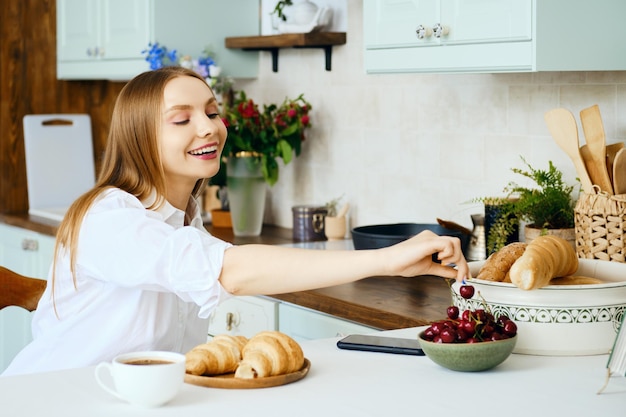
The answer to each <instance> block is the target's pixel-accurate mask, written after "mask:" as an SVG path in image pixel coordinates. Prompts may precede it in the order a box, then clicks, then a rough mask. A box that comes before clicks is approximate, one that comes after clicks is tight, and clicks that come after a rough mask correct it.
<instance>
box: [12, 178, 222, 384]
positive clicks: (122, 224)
mask: <svg viewBox="0 0 626 417" xmlns="http://www.w3.org/2000/svg"><path fill="white" fill-rule="evenodd" d="M144 204H147V203H144ZM144 204H142V202H141V201H139V200H138V199H137V198H136V197H134V196H133V195H131V194H128V193H126V192H124V191H122V190H119V189H112V190H109V191H106V192H105V193H104V194H103V195H102V196H101V197H100V198H99V199H98V200H96V202H94V204H93V205H92V207H91V208H90V209H89V211H88V212H87V215H86V216H85V218H84V220H83V223H82V226H81V228H80V234H79V242H78V247H77V248H78V251H77V257H76V282H75V283H74V282H73V280H72V275H71V273H70V267H69V256H68V254H67V253H65V252H64V253H62V254H61V257H60V259H59V261H58V265H57V270H56V278H55V284H54V298H53V297H52V295H53V288H52V281H51V277H52V274H51V273H50V275H49V279H48V286H47V288H46V291H45V292H44V294H43V296H42V298H41V300H40V301H39V305H38V307H37V310H36V312H35V314H34V319H33V338H34V340H33V341H32V342H31V343H30V344H29V345H28V346H26V347H25V348H24V349H23V350H22V351H21V352H20V353H19V354H18V355H17V356H16V358H15V359H14V360H13V362H12V363H11V365H10V366H9V367H8V368H7V369H6V370H5V372H4V373H3V375H13V374H23V373H34V372H44V371H51V370H57V369H64V368H74V367H82V366H89V365H95V364H97V363H98V362H100V361H110V360H111V359H112V358H113V357H115V356H116V355H118V354H120V353H124V352H130V351H140V350H169V351H176V352H183V353H184V352H186V351H188V350H189V349H191V348H192V347H193V346H195V345H197V344H199V343H203V342H205V341H206V339H207V331H208V320H207V318H208V317H209V315H210V314H211V312H212V311H213V310H214V309H215V307H216V306H217V305H218V303H219V302H220V301H221V300H223V299H225V298H228V297H229V294H228V293H227V292H226V291H224V289H223V288H222V286H221V285H220V283H219V281H218V278H219V275H220V271H221V269H222V263H223V258H224V251H225V250H226V249H227V248H229V247H230V246H232V245H231V244H230V243H227V242H224V241H221V240H219V239H217V238H215V237H213V236H211V235H210V234H209V233H208V232H207V231H206V229H205V228H204V226H203V224H202V219H201V217H200V212H199V210H198V207H197V205H196V204H195V201H193V200H191V204H192V207H193V211H194V213H193V218H192V221H191V225H190V226H184V219H185V213H184V212H183V211H181V210H178V209H176V208H174V207H173V206H172V205H170V204H168V203H165V205H164V206H162V207H161V208H160V209H159V210H157V211H152V210H147V209H146V208H145V206H144Z"/></svg>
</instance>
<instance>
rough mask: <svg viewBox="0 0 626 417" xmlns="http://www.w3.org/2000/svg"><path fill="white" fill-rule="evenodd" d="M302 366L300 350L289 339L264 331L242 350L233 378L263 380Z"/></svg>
mask: <svg viewBox="0 0 626 417" xmlns="http://www.w3.org/2000/svg"><path fill="white" fill-rule="evenodd" d="M303 365H304V353H303V352H302V348H301V347H300V345H299V344H298V342H296V341H295V340H293V339H292V338H291V337H289V336H287V335H286V334H284V333H281V332H278V331H265V332H261V333H258V334H256V335H255V336H254V337H252V338H251V339H250V340H249V341H248V343H246V346H245V347H244V348H243V352H242V360H241V362H240V363H239V366H238V367H237V370H236V371H235V378H245V379H252V378H264V377H268V376H274V375H283V374H288V373H292V372H296V371H298V370H300V369H302V366H303Z"/></svg>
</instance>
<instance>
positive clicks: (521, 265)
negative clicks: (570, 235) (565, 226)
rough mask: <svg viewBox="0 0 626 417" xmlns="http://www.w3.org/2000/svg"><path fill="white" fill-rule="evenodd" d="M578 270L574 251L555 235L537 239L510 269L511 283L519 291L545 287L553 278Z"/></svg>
mask: <svg viewBox="0 0 626 417" xmlns="http://www.w3.org/2000/svg"><path fill="white" fill-rule="evenodd" d="M577 270H578V257H577V256H576V252H575V251H574V248H573V247H572V246H571V245H570V244H569V243H568V242H567V241H566V240H565V239H562V238H560V237H557V236H551V235H546V236H539V237H538V238H536V239H534V240H533V241H532V242H530V243H529V244H528V246H526V250H525V251H524V253H523V254H522V256H520V257H519V258H518V259H517V260H516V261H515V262H514V263H513V265H512V266H511V269H510V271H509V275H510V277H511V282H512V283H513V284H515V285H516V286H517V287H519V288H521V289H523V290H532V289H535V288H541V287H545V286H546V285H549V284H550V280H552V279H553V278H556V277H563V276H567V275H572V274H574V273H575V272H576V271H577Z"/></svg>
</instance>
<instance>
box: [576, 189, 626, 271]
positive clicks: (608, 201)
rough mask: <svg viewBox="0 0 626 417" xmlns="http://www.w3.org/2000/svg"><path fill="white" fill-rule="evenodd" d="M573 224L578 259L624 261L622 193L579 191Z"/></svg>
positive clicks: (625, 234)
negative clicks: (617, 194)
mask: <svg viewBox="0 0 626 417" xmlns="http://www.w3.org/2000/svg"><path fill="white" fill-rule="evenodd" d="M574 225H575V229H576V230H575V232H576V253H577V254H578V257H579V258H583V259H601V260H605V261H614V262H625V261H626V195H619V196H611V195H608V194H606V193H598V194H586V193H581V194H580V197H579V198H578V201H577V202H576V207H575V208H574Z"/></svg>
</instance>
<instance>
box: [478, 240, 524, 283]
mask: <svg viewBox="0 0 626 417" xmlns="http://www.w3.org/2000/svg"><path fill="white" fill-rule="evenodd" d="M525 250H526V243H523V242H514V243H509V244H508V245H506V246H504V247H503V248H502V249H500V250H499V251H497V252H494V253H492V254H491V255H490V256H489V258H487V260H486V261H485V263H484V264H483V266H482V267H481V268H480V270H479V271H478V275H476V278H478V279H484V280H487V281H505V282H510V280H509V279H508V278H507V273H508V272H509V269H511V265H513V262H515V261H516V260H517V258H519V257H520V256H522V254H523V253H524V251H525Z"/></svg>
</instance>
